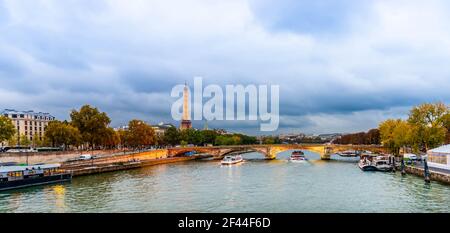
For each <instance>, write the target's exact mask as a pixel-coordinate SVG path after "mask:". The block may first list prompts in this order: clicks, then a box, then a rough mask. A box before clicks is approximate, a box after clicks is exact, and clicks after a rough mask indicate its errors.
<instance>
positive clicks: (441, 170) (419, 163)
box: [407, 162, 450, 175]
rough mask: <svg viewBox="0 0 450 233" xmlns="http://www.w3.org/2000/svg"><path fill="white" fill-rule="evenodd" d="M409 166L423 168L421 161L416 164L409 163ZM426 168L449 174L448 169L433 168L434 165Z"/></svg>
mask: <svg viewBox="0 0 450 233" xmlns="http://www.w3.org/2000/svg"><path fill="white" fill-rule="evenodd" d="M407 166H408V165H407ZM409 166H413V167H418V168H422V169H423V163H422V162H417V163H416V164H414V165H409ZM428 168H429V170H430V171H435V172H440V173H444V174H448V175H450V170H447V169H441V168H435V167H430V166H428Z"/></svg>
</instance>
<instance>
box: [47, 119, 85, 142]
mask: <svg viewBox="0 0 450 233" xmlns="http://www.w3.org/2000/svg"><path fill="white" fill-rule="evenodd" d="M44 138H45V140H46V141H48V142H49V143H50V144H51V146H53V147H64V148H67V147H69V146H78V145H79V144H80V143H81V138H82V136H81V133H80V131H79V130H78V128H75V127H74V126H72V125H71V124H69V123H68V122H61V121H51V122H49V123H48V125H47V128H46V130H45V134H44Z"/></svg>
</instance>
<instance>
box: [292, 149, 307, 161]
mask: <svg viewBox="0 0 450 233" xmlns="http://www.w3.org/2000/svg"><path fill="white" fill-rule="evenodd" d="M289 161H290V162H294V163H303V162H306V161H308V159H307V158H306V157H305V154H304V153H303V152H302V151H294V152H292V154H291V157H290V158H289Z"/></svg>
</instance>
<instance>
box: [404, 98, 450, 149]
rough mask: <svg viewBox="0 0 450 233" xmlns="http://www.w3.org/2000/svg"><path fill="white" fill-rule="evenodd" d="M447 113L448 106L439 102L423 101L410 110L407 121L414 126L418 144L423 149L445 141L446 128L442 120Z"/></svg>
mask: <svg viewBox="0 0 450 233" xmlns="http://www.w3.org/2000/svg"><path fill="white" fill-rule="evenodd" d="M449 113H450V112H449V108H448V107H447V106H446V105H445V104H443V103H439V102H438V103H434V104H432V103H425V104H422V105H419V106H416V107H414V108H413V109H412V110H411V111H410V114H409V118H408V122H409V123H410V124H411V125H413V126H414V127H415V129H416V133H417V138H419V139H420V142H419V143H420V146H421V147H423V148H424V149H425V150H428V149H430V148H433V147H436V146H438V145H440V144H442V143H443V142H444V141H445V137H446V133H447V128H445V122H444V121H445V120H446V118H447V114H449Z"/></svg>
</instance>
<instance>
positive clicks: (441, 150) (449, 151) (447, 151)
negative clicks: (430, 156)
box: [428, 144, 450, 154]
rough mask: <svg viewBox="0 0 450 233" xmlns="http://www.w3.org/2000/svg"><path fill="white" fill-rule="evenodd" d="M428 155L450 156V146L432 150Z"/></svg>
mask: <svg viewBox="0 0 450 233" xmlns="http://www.w3.org/2000/svg"><path fill="white" fill-rule="evenodd" d="M428 153H440V154H450V144H449V145H444V146H440V147H438V148H434V149H431V150H429V151H428Z"/></svg>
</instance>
